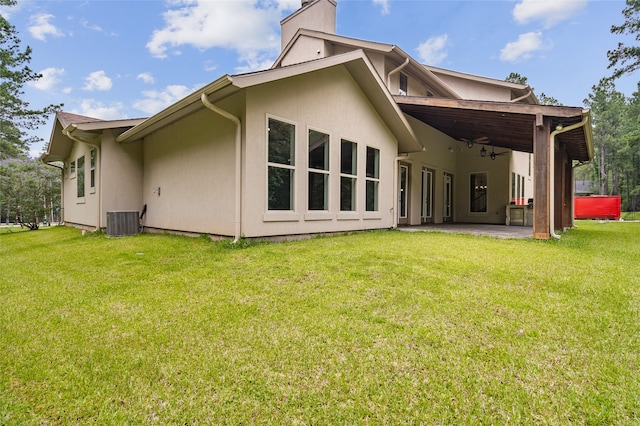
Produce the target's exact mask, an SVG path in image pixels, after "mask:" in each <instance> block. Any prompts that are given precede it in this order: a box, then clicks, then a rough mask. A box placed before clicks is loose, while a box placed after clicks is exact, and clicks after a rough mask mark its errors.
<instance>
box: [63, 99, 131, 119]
mask: <svg viewBox="0 0 640 426" xmlns="http://www.w3.org/2000/svg"><path fill="white" fill-rule="evenodd" d="M122 108H123V106H122V104H121V103H120V102H116V103H113V104H111V105H105V104H103V103H102V102H99V101H96V100H94V99H83V100H82V101H81V103H80V109H75V110H72V111H70V112H72V113H74V114H80V115H85V116H87V117H93V118H99V119H101V120H118V119H124V118H127V116H126V115H125V114H124V113H123V112H122Z"/></svg>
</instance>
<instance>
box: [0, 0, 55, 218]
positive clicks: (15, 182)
mask: <svg viewBox="0 0 640 426" xmlns="http://www.w3.org/2000/svg"><path fill="white" fill-rule="evenodd" d="M15 4H16V0H0V6H4V7H10V6H14V5H15ZM30 62H31V48H30V47H28V46H27V47H26V48H22V46H21V42H20V39H19V38H18V32H17V30H16V28H15V27H14V26H13V25H11V24H10V23H9V22H8V21H7V20H6V19H5V18H4V16H1V15H0V223H7V224H8V223H19V224H20V225H21V226H26V227H28V228H29V229H37V228H38V227H39V225H40V223H42V222H46V221H49V222H51V220H52V219H54V216H56V214H58V215H59V214H60V186H61V172H60V170H58V169H55V168H53V167H51V166H47V165H44V164H42V163H41V162H39V161H36V160H33V159H30V158H29V155H28V153H29V147H30V146H31V145H32V144H33V143H35V142H37V141H39V139H38V138H36V137H33V136H30V135H29V131H32V130H34V129H37V128H38V127H39V126H41V125H43V124H44V123H45V122H46V119H47V117H48V116H49V115H50V114H52V113H54V112H55V111H57V110H59V109H60V108H61V107H62V105H48V106H45V107H43V108H40V109H37V108H36V109H34V108H32V107H31V106H30V105H29V103H28V102H25V101H24V100H23V99H22V97H23V95H24V90H23V87H24V85H25V84H26V83H28V82H30V81H35V80H38V79H39V78H40V77H42V76H41V75H40V74H38V73H36V72H34V71H33V70H32V69H31V68H29V63H30Z"/></svg>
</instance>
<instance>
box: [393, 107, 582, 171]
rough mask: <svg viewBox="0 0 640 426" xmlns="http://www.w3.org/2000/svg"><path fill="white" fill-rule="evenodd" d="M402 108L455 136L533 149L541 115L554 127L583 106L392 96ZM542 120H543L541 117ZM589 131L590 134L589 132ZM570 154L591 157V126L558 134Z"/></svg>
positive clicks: (575, 118)
mask: <svg viewBox="0 0 640 426" xmlns="http://www.w3.org/2000/svg"><path fill="white" fill-rule="evenodd" d="M393 98H394V100H395V101H396V103H397V104H398V106H399V107H400V109H401V110H402V111H403V112H404V113H405V114H408V115H410V116H412V117H414V118H416V119H418V120H420V121H422V122H424V123H426V124H428V125H429V126H431V127H433V128H435V129H437V130H439V131H441V132H442V133H445V134H446V135H449V136H450V137H452V138H453V139H456V140H471V141H473V140H477V139H479V138H483V140H484V143H486V144H487V145H491V146H496V147H501V148H508V149H512V150H515V151H522V152H531V153H532V152H533V136H534V129H535V125H536V117H538V119H541V118H548V119H551V129H552V130H553V129H555V128H556V126H558V125H562V126H564V127H568V126H570V125H572V124H576V123H580V121H582V118H583V109H582V108H579V107H558V106H549V105H531V104H520V103H510V102H490V101H469V100H457V99H444V98H434V97H412V96H394V97H393ZM539 122H541V121H539ZM587 132H589V134H587ZM557 140H558V141H559V142H560V143H561V144H564V145H565V146H566V149H567V154H568V155H569V158H570V159H572V160H577V161H589V160H590V159H591V158H590V148H589V144H590V130H587V131H585V127H584V126H582V127H578V128H577V129H574V130H571V131H568V132H566V133H562V134H559V135H558V136H557Z"/></svg>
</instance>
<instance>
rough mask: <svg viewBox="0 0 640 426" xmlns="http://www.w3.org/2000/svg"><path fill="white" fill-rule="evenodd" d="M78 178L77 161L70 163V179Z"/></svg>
mask: <svg viewBox="0 0 640 426" xmlns="http://www.w3.org/2000/svg"><path fill="white" fill-rule="evenodd" d="M75 176H76V162H75V160H74V161H72V162H71V163H69V177H70V178H73V177H75Z"/></svg>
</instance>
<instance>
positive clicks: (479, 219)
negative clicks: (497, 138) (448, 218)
mask: <svg viewBox="0 0 640 426" xmlns="http://www.w3.org/2000/svg"><path fill="white" fill-rule="evenodd" d="M481 148H482V146H481V145H479V144H476V145H474V146H473V147H472V148H471V149H469V148H467V146H466V144H464V143H460V144H459V145H458V151H457V153H456V155H457V157H458V168H457V176H458V181H457V182H456V188H457V189H458V191H457V192H456V194H455V206H456V207H457V208H456V209H455V218H456V221H457V222H463V223H465V222H466V223H489V224H504V222H505V216H506V214H505V208H506V206H507V204H509V179H510V173H509V162H510V154H509V153H510V151H509V150H507V149H502V148H497V149H496V152H498V153H503V152H507V154H504V155H499V156H497V157H496V159H495V160H492V159H491V158H490V157H489V154H487V156H486V157H481V156H480V149H481ZM488 152H491V148H489V149H488ZM472 173H486V174H487V212H486V213H485V212H482V213H472V212H470V191H471V189H470V179H471V174H472Z"/></svg>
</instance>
